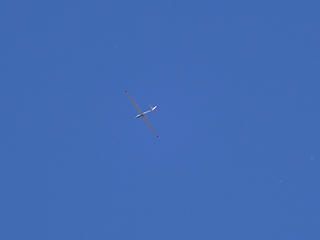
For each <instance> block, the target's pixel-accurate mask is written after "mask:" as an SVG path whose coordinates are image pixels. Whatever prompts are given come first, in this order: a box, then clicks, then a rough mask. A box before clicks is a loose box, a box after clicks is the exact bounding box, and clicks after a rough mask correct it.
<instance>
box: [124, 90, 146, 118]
mask: <svg viewBox="0 0 320 240" xmlns="http://www.w3.org/2000/svg"><path fill="white" fill-rule="evenodd" d="M124 92H125V93H126V94H127V95H128V97H129V98H130V100H131V102H132V103H133V105H134V107H135V108H136V109H137V111H138V112H139V113H142V111H141V109H140V108H139V107H138V105H137V104H136V103H135V102H134V101H133V98H132V97H131V96H130V95H129V93H128V91H127V90H125V91H124Z"/></svg>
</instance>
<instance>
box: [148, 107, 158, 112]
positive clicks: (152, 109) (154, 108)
mask: <svg viewBox="0 0 320 240" xmlns="http://www.w3.org/2000/svg"><path fill="white" fill-rule="evenodd" d="M157 107H158V106H154V107H152V106H150V109H151V111H154V110H156V108H157Z"/></svg>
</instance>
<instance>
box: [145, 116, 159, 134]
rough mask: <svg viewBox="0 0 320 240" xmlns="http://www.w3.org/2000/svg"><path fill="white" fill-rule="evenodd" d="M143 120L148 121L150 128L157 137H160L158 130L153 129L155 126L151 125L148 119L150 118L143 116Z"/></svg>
mask: <svg viewBox="0 0 320 240" xmlns="http://www.w3.org/2000/svg"><path fill="white" fill-rule="evenodd" d="M142 118H143V120H144V121H146V123H147V124H148V126H149V128H150V129H151V131H152V132H153V133H154V134H155V135H156V137H159V135H158V134H157V132H156V131H155V130H154V129H153V127H152V126H151V124H150V122H149V121H148V119H147V118H146V117H145V116H142Z"/></svg>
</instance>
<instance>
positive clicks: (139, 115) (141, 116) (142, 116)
mask: <svg viewBox="0 0 320 240" xmlns="http://www.w3.org/2000/svg"><path fill="white" fill-rule="evenodd" d="M124 92H125V93H126V94H127V95H128V97H129V99H130V100H131V102H132V104H133V106H134V107H135V108H136V109H137V111H138V113H139V114H138V115H137V116H136V118H142V119H143V120H144V121H145V122H146V123H147V124H148V126H149V128H150V129H151V131H152V132H153V133H154V134H155V135H156V137H159V135H158V134H157V132H156V131H155V130H154V129H153V127H152V126H151V124H150V122H149V121H148V119H147V118H146V116H145V115H146V114H147V113H150V112H153V111H154V110H156V109H157V106H154V107H152V106H150V110H148V111H145V112H142V111H141V109H140V108H139V107H138V105H137V104H136V103H135V102H134V100H133V98H132V97H131V96H130V95H129V93H128V91H127V90H126V91H124Z"/></svg>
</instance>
